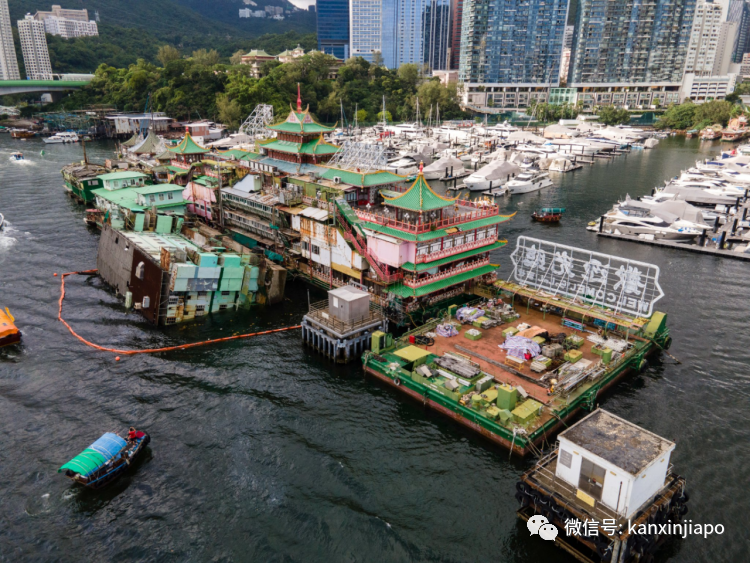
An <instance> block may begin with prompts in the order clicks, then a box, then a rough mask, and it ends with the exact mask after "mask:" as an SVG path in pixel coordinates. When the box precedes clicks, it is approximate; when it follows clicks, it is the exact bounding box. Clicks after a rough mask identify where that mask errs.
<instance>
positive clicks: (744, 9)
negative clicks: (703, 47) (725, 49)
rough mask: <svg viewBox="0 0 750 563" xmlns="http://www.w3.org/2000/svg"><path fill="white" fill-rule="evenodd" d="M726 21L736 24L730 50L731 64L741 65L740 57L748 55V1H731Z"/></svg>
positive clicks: (749, 36)
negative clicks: (735, 34)
mask: <svg viewBox="0 0 750 563" xmlns="http://www.w3.org/2000/svg"><path fill="white" fill-rule="evenodd" d="M727 21H728V22H734V23H736V24H737V37H736V38H735V41H734V48H733V49H732V62H733V63H741V62H742V56H743V55H744V54H745V53H750V0H731V1H730V2H729V12H728V13H727Z"/></svg>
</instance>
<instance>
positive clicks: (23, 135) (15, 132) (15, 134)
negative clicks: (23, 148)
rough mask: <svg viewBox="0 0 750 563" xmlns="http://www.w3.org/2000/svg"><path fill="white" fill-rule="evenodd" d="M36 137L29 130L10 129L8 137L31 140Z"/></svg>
mask: <svg viewBox="0 0 750 563" xmlns="http://www.w3.org/2000/svg"><path fill="white" fill-rule="evenodd" d="M35 135H36V133H35V132H34V131H31V130H30V129H11V130H10V136H11V138H12V139H31V138H33V137H34V136H35Z"/></svg>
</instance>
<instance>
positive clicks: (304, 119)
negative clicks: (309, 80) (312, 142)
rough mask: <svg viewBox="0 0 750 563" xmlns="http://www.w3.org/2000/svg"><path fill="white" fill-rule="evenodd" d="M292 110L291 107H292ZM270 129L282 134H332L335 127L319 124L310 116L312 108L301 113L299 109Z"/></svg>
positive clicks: (270, 126)
mask: <svg viewBox="0 0 750 563" xmlns="http://www.w3.org/2000/svg"><path fill="white" fill-rule="evenodd" d="M290 109H291V106H290ZM268 128H269V129H271V130H272V131H280V132H282V133H301V134H306V133H330V132H331V131H333V130H334V129H335V127H326V126H325V125H321V124H320V123H317V122H316V121H315V120H314V119H313V118H312V116H311V115H310V106H307V107H306V108H305V111H300V108H299V107H298V110H297V111H294V109H292V111H290V112H289V115H288V116H287V118H286V120H284V121H282V122H281V123H277V124H276V125H269V126H268Z"/></svg>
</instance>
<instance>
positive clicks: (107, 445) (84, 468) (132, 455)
mask: <svg viewBox="0 0 750 563" xmlns="http://www.w3.org/2000/svg"><path fill="white" fill-rule="evenodd" d="M150 441H151V438H150V436H149V435H148V434H146V433H145V432H141V431H136V430H135V429H133V428H131V431H130V433H129V434H128V439H127V440H126V439H124V438H122V437H120V436H118V435H117V434H115V433H113V432H106V433H105V434H103V435H102V437H101V438H99V439H98V440H97V441H96V442H94V443H93V444H91V445H90V446H89V447H88V448H86V449H85V450H83V451H82V452H81V453H80V454H78V455H77V456H75V457H74V458H73V459H71V460H70V461H69V462H68V463H66V464H65V465H63V466H62V467H60V469H58V470H57V472H58V473H60V472H63V471H64V472H65V476H66V477H68V478H69V479H71V480H73V481H75V482H76V483H80V484H81V485H83V486H85V487H89V488H91V489H99V488H101V487H104V486H105V485H108V484H109V483H111V482H112V481H114V480H115V479H117V478H118V477H120V475H122V474H123V473H124V472H125V471H126V470H127V468H128V467H130V464H131V463H133V461H134V460H135V459H136V458H137V457H138V456H139V455H140V454H141V452H142V451H143V450H144V449H145V448H146V446H147V445H148V443H149V442H150Z"/></svg>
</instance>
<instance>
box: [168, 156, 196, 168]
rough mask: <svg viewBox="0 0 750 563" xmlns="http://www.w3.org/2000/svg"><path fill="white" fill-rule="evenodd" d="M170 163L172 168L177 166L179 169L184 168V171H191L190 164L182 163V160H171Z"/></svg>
mask: <svg viewBox="0 0 750 563" xmlns="http://www.w3.org/2000/svg"><path fill="white" fill-rule="evenodd" d="M169 163H170V164H171V165H172V166H176V167H177V168H182V169H183V170H190V166H191V165H190V164H189V163H187V162H182V161H181V160H174V159H173V160H170V161H169Z"/></svg>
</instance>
